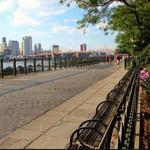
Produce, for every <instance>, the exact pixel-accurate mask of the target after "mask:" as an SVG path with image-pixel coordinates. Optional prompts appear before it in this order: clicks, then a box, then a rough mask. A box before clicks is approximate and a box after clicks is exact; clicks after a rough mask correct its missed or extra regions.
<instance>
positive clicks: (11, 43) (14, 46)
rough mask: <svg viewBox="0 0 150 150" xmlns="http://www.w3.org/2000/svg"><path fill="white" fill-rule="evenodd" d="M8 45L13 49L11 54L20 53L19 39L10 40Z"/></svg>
mask: <svg viewBox="0 0 150 150" xmlns="http://www.w3.org/2000/svg"><path fill="white" fill-rule="evenodd" d="M8 46H9V48H10V49H11V55H13V56H17V55H19V42H18V41H9V44H8Z"/></svg>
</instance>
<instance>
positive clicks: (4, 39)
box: [2, 37, 7, 46]
mask: <svg viewBox="0 0 150 150" xmlns="http://www.w3.org/2000/svg"><path fill="white" fill-rule="evenodd" d="M2 43H3V44H4V45H5V46H7V42H6V37H2Z"/></svg>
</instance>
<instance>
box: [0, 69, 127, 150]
mask: <svg viewBox="0 0 150 150" xmlns="http://www.w3.org/2000/svg"><path fill="white" fill-rule="evenodd" d="M125 73H126V71H125V70H124V69H123V68H119V69H118V70H116V71H115V72H114V73H112V74H111V75H109V76H108V77H106V78H104V79H102V80H100V81H99V82H97V83H95V84H94V85H92V86H91V87H89V88H88V89H86V90H84V91H82V92H81V93H79V94H78V95H76V96H74V97H72V98H70V99H68V100H67V101H65V102H64V103H62V104H60V105H58V106H57V107H55V108H53V109H51V110H50V111H47V112H46V113H44V114H43V115H41V116H40V117H38V118H36V119H34V120H32V121H31V122H29V123H27V124H25V125H24V126H21V127H20V128H18V129H17V130H15V131H14V132H12V133H10V134H9V135H7V136H6V137H3V138H2V139H0V148H1V149H6V148H10V149H12V148H15V149H18V148H19V149H22V148H26V149H42V148H43V149H54V148H55V149H62V148H65V147H66V146H67V144H68V142H69V138H70V135H71V134H72V132H73V131H74V130H75V129H76V128H77V127H78V126H79V125H80V124H81V123H82V122H83V121H85V120H87V119H90V118H91V117H92V116H93V115H94V113H95V109H96V106H97V105H98V104H99V103H100V102H101V101H103V100H105V97H106V96H107V94H108V92H109V91H110V90H111V89H112V88H113V87H114V86H115V85H116V84H117V83H118V81H119V80H120V79H121V78H122V77H123V75H124V74H125Z"/></svg>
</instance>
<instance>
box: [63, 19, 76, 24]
mask: <svg viewBox="0 0 150 150" xmlns="http://www.w3.org/2000/svg"><path fill="white" fill-rule="evenodd" d="M77 21H78V19H64V22H66V23H67V22H77Z"/></svg>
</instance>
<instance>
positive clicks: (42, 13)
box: [39, 9, 66, 16]
mask: <svg viewBox="0 0 150 150" xmlns="http://www.w3.org/2000/svg"><path fill="white" fill-rule="evenodd" d="M65 12H66V10H65V9H58V10H51V11H48V12H45V11H40V12H39V15H40V16H55V15H61V14H64V13H65Z"/></svg>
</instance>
